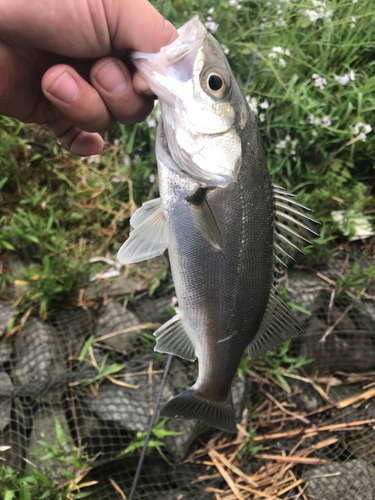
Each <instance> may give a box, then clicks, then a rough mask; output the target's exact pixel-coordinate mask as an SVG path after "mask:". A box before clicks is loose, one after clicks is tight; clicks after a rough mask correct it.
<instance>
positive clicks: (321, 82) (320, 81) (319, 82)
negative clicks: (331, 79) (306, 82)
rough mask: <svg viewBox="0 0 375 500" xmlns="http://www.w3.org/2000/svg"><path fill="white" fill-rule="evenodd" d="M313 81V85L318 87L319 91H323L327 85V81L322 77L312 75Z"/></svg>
mask: <svg viewBox="0 0 375 500" xmlns="http://www.w3.org/2000/svg"><path fill="white" fill-rule="evenodd" d="M314 75H315V79H314V85H315V87H319V88H320V89H324V87H325V86H326V85H327V79H326V78H324V77H323V76H320V75H317V74H316V73H314Z"/></svg>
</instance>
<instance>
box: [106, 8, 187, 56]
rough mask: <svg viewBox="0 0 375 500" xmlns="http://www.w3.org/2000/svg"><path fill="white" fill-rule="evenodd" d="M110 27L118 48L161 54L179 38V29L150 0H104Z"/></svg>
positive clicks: (115, 45)
mask: <svg viewBox="0 0 375 500" xmlns="http://www.w3.org/2000/svg"><path fill="white" fill-rule="evenodd" d="M104 4H107V5H106V7H108V8H107V9H106V11H107V12H106V13H107V19H108V28H109V31H110V32H111V31H112V30H111V28H112V27H113V28H114V29H115V32H112V33H110V36H111V39H112V45H113V47H114V48H115V49H118V50H121V51H122V50H125V49H132V50H139V51H141V52H159V50H160V49H161V47H163V46H164V45H169V44H170V43H172V42H173V41H174V40H175V39H176V38H177V37H178V33H177V30H176V28H175V27H174V26H173V25H172V24H171V23H170V22H169V21H167V20H166V19H164V17H163V16H162V15H161V14H159V12H158V11H157V10H156V9H155V7H153V6H152V5H151V3H150V2H149V1H148V0H137V1H136V2H135V1H134V0H119V1H117V2H116V7H115V8H114V2H113V0H104Z"/></svg>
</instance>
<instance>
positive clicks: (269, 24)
mask: <svg viewBox="0 0 375 500" xmlns="http://www.w3.org/2000/svg"><path fill="white" fill-rule="evenodd" d="M272 26H273V23H266V24H265V27H266V28H272Z"/></svg>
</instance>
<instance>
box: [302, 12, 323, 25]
mask: <svg viewBox="0 0 375 500" xmlns="http://www.w3.org/2000/svg"><path fill="white" fill-rule="evenodd" d="M304 14H305V15H306V16H309V18H310V21H312V22H313V23H315V21H317V20H318V19H320V18H321V17H322V16H321V15H320V14H318V12H315V10H309V9H306V10H305V11H304Z"/></svg>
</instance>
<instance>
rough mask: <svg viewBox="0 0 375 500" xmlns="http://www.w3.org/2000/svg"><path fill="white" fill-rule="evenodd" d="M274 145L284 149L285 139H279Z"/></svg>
mask: <svg viewBox="0 0 375 500" xmlns="http://www.w3.org/2000/svg"><path fill="white" fill-rule="evenodd" d="M275 146H276V148H278V149H285V148H286V141H285V140H284V141H280V142H278V143H277V144H276V145H275Z"/></svg>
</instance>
